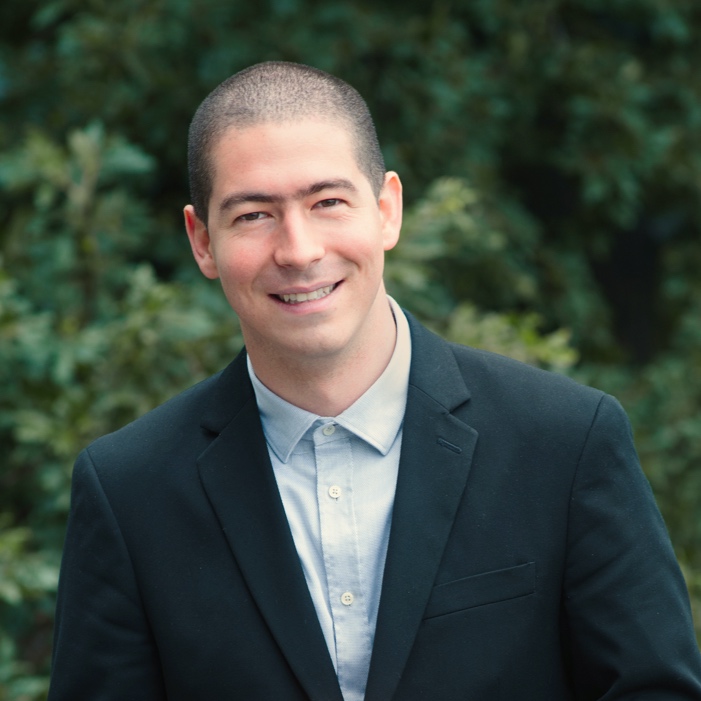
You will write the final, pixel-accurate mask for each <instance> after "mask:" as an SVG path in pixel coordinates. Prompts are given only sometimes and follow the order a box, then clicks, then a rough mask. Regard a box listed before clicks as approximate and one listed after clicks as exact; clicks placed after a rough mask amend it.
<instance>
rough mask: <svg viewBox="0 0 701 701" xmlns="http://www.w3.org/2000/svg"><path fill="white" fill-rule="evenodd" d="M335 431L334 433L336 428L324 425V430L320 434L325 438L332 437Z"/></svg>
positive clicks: (331, 425)
mask: <svg viewBox="0 0 701 701" xmlns="http://www.w3.org/2000/svg"><path fill="white" fill-rule="evenodd" d="M335 431H336V427H335V426H334V425H333V424H326V426H324V428H322V429H321V432H322V433H323V434H324V435H325V436H332V435H333V434H334V432H335Z"/></svg>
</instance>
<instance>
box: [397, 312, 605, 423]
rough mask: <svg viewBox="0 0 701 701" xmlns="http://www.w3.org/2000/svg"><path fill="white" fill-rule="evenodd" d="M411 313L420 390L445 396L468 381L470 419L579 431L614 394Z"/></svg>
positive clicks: (438, 397)
mask: <svg viewBox="0 0 701 701" xmlns="http://www.w3.org/2000/svg"><path fill="white" fill-rule="evenodd" d="M407 317H408V318H410V325H411V328H412V365H413V371H414V375H413V378H414V381H415V382H416V383H418V384H420V385H421V389H422V390H423V391H425V392H426V393H428V394H432V396H434V398H436V400H437V401H441V399H440V395H441V394H442V395H443V396H447V395H449V394H454V393H455V387H456V385H458V384H459V385H460V386H461V387H462V386H463V385H464V396H465V397H467V398H468V401H467V402H466V403H465V405H464V406H463V407H462V409H461V411H460V413H461V414H462V413H463V412H464V414H465V416H466V417H467V416H468V415H469V417H470V419H471V420H474V421H478V420H479V419H480V418H482V417H484V420H486V421H491V420H498V421H499V422H500V423H501V424H508V425H509V426H511V427H516V428H518V427H522V428H523V430H527V427H529V426H530V427H531V429H530V430H532V427H533V425H534V424H543V425H545V424H547V425H548V426H550V427H551V428H553V429H556V428H557V427H561V428H562V430H567V428H568V427H571V426H573V425H575V424H577V425H579V427H580V430H581V429H585V427H586V426H588V425H590V424H591V422H592V421H593V419H594V417H595V415H596V413H597V411H598V409H599V406H600V404H601V403H602V402H605V403H606V402H609V401H610V402H611V403H613V404H614V405H617V402H616V401H615V400H614V399H613V398H608V399H607V395H606V394H605V393H604V392H602V391H600V390H598V389H594V388H592V387H587V386H585V385H582V384H580V383H578V382H576V381H575V380H573V379H572V378H570V377H567V376H565V375H561V374H559V373H555V372H550V371H546V370H541V369H539V368H536V367H533V366H531V365H527V364H525V363H522V362H520V361H517V360H513V359H512V358H507V357H505V356H502V355H499V354H497V353H493V352H489V351H485V350H480V349H477V348H471V347H468V346H463V345H460V344H457V343H451V342H449V341H446V340H444V339H442V338H440V337H439V336H436V335H435V334H434V333H432V332H431V331H429V330H428V329H426V328H425V327H423V326H422V325H421V324H419V323H418V322H417V321H416V320H415V319H413V318H411V317H410V315H407Z"/></svg>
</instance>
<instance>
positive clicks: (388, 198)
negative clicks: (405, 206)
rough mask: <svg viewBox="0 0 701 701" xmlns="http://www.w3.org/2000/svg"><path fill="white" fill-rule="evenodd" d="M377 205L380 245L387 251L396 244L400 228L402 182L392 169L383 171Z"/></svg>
mask: <svg viewBox="0 0 701 701" xmlns="http://www.w3.org/2000/svg"><path fill="white" fill-rule="evenodd" d="M378 205H379V208H380V218H381V221H382V245H383V248H384V250H385V251H389V250H390V249H391V248H394V247H395V246H396V245H397V241H399V232H400V230H401V228H402V182H401V180H400V179H399V176H398V175H397V174H396V173H395V172H394V171H393V170H390V171H388V172H387V173H385V182H384V185H383V186H382V190H381V191H380V197H379V200H378Z"/></svg>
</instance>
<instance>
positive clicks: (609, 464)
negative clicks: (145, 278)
mask: <svg viewBox="0 0 701 701" xmlns="http://www.w3.org/2000/svg"><path fill="white" fill-rule="evenodd" d="M410 323H411V330H412V344H413V347H412V366H411V377H410V383H409V396H408V400H407V407H406V415H405V419H404V433H403V444H402V451H401V460H400V468H399V478H398V484H397V492H396V498H395V505H394V512H393V517H392V529H391V535H390V541H389V549H388V553H387V561H386V567H385V572H384V580H383V584H382V596H381V603H380V609H379V614H378V621H377V630H376V635H375V643H374V648H373V652H372V662H371V666H370V674H369V679H368V685H367V693H366V699H367V701H389V700H390V699H396V700H397V701H414V700H419V699H426V700H430V701H441V700H446V701H456V700H458V699H471V700H479V701H482V700H484V701H487V700H489V701H491V700H492V699H500V700H502V701H530V700H532V701H551V700H560V699H599V698H604V697H605V698H606V699H607V700H612V699H631V700H632V699H651V700H652V699H665V700H667V699H669V700H672V699H678V700H680V699H687V700H688V699H696V700H697V701H698V700H699V699H701V659H700V657H699V651H698V648H697V646H696V643H695V640H694V636H693V630H692V624H691V616H690V612H689V603H688V596H687V591H686V588H685V584H684V581H683V579H682V576H681V574H680V572H679V568H678V567H677V564H676V561H675V559H674V555H673V552H672V549H671V547H670V543H669V539H668V537H667V533H666V530H665V527H664V524H663V522H662V519H661V517H660V515H659V513H658V511H657V508H656V506H655V503H654V501H653V497H652V494H651V492H650V488H649V486H648V483H647V481H646V480H645V478H644V476H643V475H642V472H641V470H640V467H639V464H638V460H637V457H636V454H635V450H634V448H633V443H632V439H631V434H630V428H629V425H628V422H627V419H626V417H625V415H624V413H623V411H622V409H621V408H620V407H619V405H618V403H617V402H616V401H615V400H614V399H612V398H610V397H608V396H606V395H604V394H602V393H601V392H599V391H596V390H593V389H589V388H585V387H581V386H579V385H577V384H576V383H574V382H572V381H570V380H568V379H566V378H564V377H560V376H558V375H554V374H550V373H545V372H542V371H539V370H536V369H533V368H530V367H527V366H525V365H522V364H520V363H517V362H515V361H511V360H508V359H505V358H502V357H500V356H497V355H493V354H489V353H485V352H481V351H476V350H474V349H469V348H465V347H462V346H456V345H451V344H448V343H446V342H445V341H443V340H441V339H439V338H438V337H437V336H434V335H433V334H431V333H430V332H428V331H427V330H426V329H424V328H423V327H421V326H420V325H418V324H417V323H416V322H415V321H414V320H412V319H410ZM166 698H167V699H169V700H170V701H174V700H181V701H195V700H198V699H201V700H202V701H220V700H221V701H224V700H228V701H231V700H239V699H240V700H243V701H257V700H258V699H261V700H262V699H269V700H270V701H295V700H299V701H301V700H303V699H314V701H342V697H341V692H340V690H339V686H338V683H337V680H336V676H335V673H334V668H333V665H332V662H331V659H330V656H329V653H328V650H327V648H326V644H325V641H324V637H323V635H322V633H321V629H320V627H319V624H318V621H317V617H316V613H315V610H314V606H313V604H312V601H311V598H310V596H309V592H308V590H307V586H306V582H305V579H304V575H303V573H302V569H301V566H300V563H299V559H298V557H297V553H296V551H295V546H294V543H293V539H292V536H291V534H290V530H289V527H288V525H287V521H286V517H285V512H284V509H283V506H282V502H281V500H280V496H279V493H278V490H277V487H276V484H275V479H274V476H273V472H272V468H271V466H270V461H269V458H268V453H267V448H266V445H265V439H264V437H263V433H262V429H261V424H260V419H259V415H258V411H257V407H256V401H255V396H254V393H253V389H252V387H251V384H250V381H249V378H248V374H247V370H246V363H245V355H244V354H243V353H242V354H240V355H239V356H238V357H237V358H236V360H235V361H234V362H233V363H232V364H231V365H230V366H229V367H228V368H227V369H226V370H224V371H223V372H222V373H220V374H218V375H216V376H214V377H212V378H210V379H208V380H205V381H204V382H202V383H200V384H199V385H197V386H195V387H193V388H192V389H190V390H188V391H187V392H185V393H183V394H181V395H180V396H178V397H176V398H175V399H173V400H171V401H170V402H168V403H166V404H165V405H163V406H161V407H159V408H158V409H156V410H154V411H152V412H150V413H149V414H147V415H146V416H144V417H142V418H141V419H139V420H138V421H136V422H134V423H132V424H130V425H129V426H127V427H125V428H123V429H121V430H120V431H117V432H116V433H113V434H111V435H108V436H105V437H103V438H101V439H99V440H98V441H96V442H95V443H93V444H92V445H91V446H90V447H89V448H87V449H86V450H85V451H84V452H83V453H82V454H81V456H80V457H79V459H78V461H77V463H76V467H75V473H74V479H73V494H72V507H71V516H70V522H69V529H68V536H67V540H66V546H65V552H64V560H63V565H62V572H61V581H60V586H59V601H58V608H57V620H56V631H55V650H54V668H53V678H52V686H51V691H50V695H49V699H50V700H51V701H76V700H79V699H87V700H90V701H93V700H95V701H98V700H105V701H107V700H110V701H127V700H128V701H139V700H141V699H143V700H144V701H146V700H148V701H158V700H162V699H166Z"/></svg>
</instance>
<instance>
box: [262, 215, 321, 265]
mask: <svg viewBox="0 0 701 701" xmlns="http://www.w3.org/2000/svg"><path fill="white" fill-rule="evenodd" d="M323 256H324V245H323V240H322V233H321V232H319V231H317V229H316V227H315V226H314V224H313V223H312V222H309V221H308V220H306V218H305V217H304V216H303V215H302V214H296V213H288V214H287V215H286V216H285V218H284V220H283V221H282V222H281V224H280V228H279V231H278V236H277V241H276V245H275V253H274V258H275V262H276V263H277V264H278V265H279V266H281V267H284V268H296V269H297V270H306V269H307V268H308V267H309V266H310V265H312V264H313V263H315V262H317V261H318V260H320V259H321V258H323Z"/></svg>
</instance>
